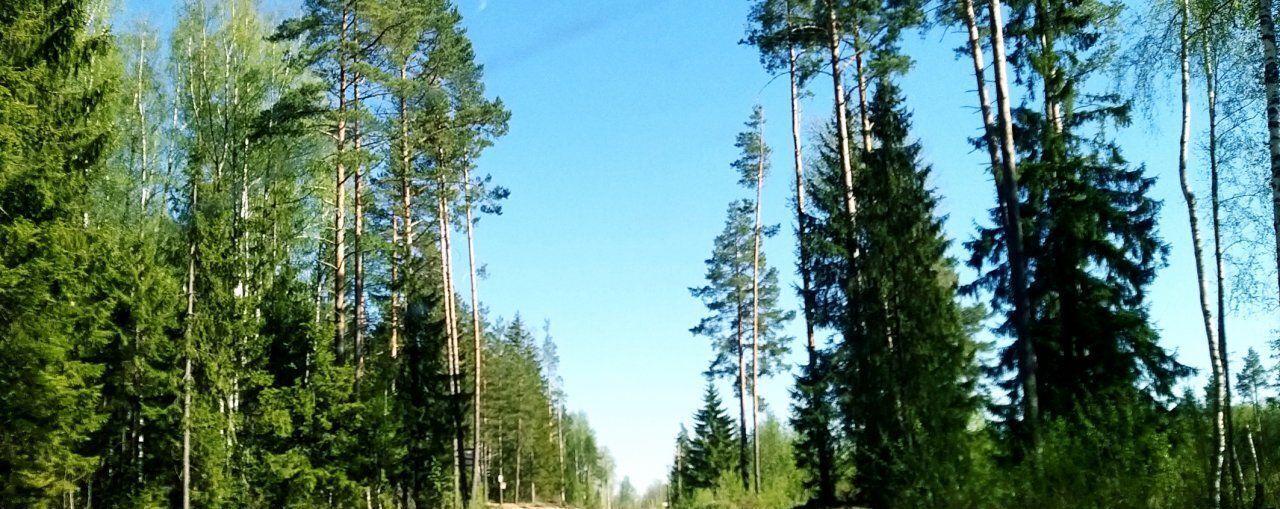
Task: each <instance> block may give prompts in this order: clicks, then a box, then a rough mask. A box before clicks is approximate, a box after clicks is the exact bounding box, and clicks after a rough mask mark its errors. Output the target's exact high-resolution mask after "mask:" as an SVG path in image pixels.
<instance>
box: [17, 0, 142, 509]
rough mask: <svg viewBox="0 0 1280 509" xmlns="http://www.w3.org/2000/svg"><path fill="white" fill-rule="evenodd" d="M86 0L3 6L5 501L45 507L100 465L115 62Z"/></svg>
mask: <svg viewBox="0 0 1280 509" xmlns="http://www.w3.org/2000/svg"><path fill="white" fill-rule="evenodd" d="M91 7H92V6H91V4H90V2H87V1H64V2H23V1H16V2H14V1H9V2H4V3H3V4H0V12H3V14H0V119H2V120H0V338H2V339H0V416H3V417H0V472H2V473H0V499H2V500H4V501H5V502H4V504H6V505H9V504H11V505H13V506H22V507H53V506H55V504H56V503H57V501H59V499H60V498H62V497H65V496H69V494H71V493H73V492H74V491H75V488H76V486H77V485H78V484H79V483H82V482H83V481H84V480H86V479H87V478H88V477H89V476H90V475H91V473H92V472H93V471H94V469H95V467H96V466H97V463H98V452H99V451H96V450H94V449H91V448H89V447H87V446H88V445H89V443H90V440H91V438H92V437H93V435H94V433H95V432H96V431H98V430H99V429H100V428H101V427H102V426H103V425H104V423H105V422H106V420H107V411H106V410H105V409H104V408H103V407H102V399H103V395H102V387H103V378H104V376H105V374H106V371H105V366H104V364H103V359H102V358H101V356H102V355H103V354H104V353H105V352H104V350H106V349H108V348H109V341H110V338H111V336H112V333H113V332H114V330H113V329H114V326H113V324H112V323H111V321H112V318H113V316H112V313H113V310H114V309H115V308H116V307H117V304H116V302H115V298H114V297H115V296H114V295H112V293H113V288H112V287H111V286H110V284H111V283H112V282H113V281H112V280H111V279H112V278H109V277H104V274H105V273H106V272H108V271H111V270H113V269H114V267H113V266H112V265H113V262H114V260H112V259H110V258H107V257H108V256H110V255H111V254H112V251H113V246H112V245H111V244H110V243H109V242H108V241H109V239H110V234H111V232H110V231H107V230H104V229H100V228H98V226H97V224H96V223H95V222H92V221H91V217H90V212H91V211H90V206H91V205H92V204H91V202H90V201H89V200H88V197H90V196H91V193H90V191H91V190H92V189H95V188H96V186H97V185H98V183H99V182H100V179H101V172H102V168H103V163H104V162H105V159H106V157H107V151H108V149H109V147H110V141H111V134H110V129H109V118H108V117H107V114H108V113H109V112H110V101H111V97H112V96H111V94H112V93H114V90H115V87H117V86H118V83H117V80H118V76H119V69H118V68H115V69H113V68H110V67H105V68H104V67H99V65H98V64H100V63H101V62H102V60H98V59H106V57H108V56H109V54H110V51H111V46H110V40H109V37H108V36H107V35H105V34H103V33H99V32H98V31H97V30H96V29H93V28H90V27H89V20H90V17H91V16H90V9H91Z"/></svg>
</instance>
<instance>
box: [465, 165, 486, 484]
mask: <svg viewBox="0 0 1280 509" xmlns="http://www.w3.org/2000/svg"><path fill="white" fill-rule="evenodd" d="M462 180H463V182H464V184H463V185H464V186H465V187H464V188H463V195H464V196H463V199H464V203H465V204H466V206H465V209H466V216H467V217H466V219H467V262H468V263H467V268H468V271H469V272H470V277H471V348H472V357H471V364H472V374H473V375H474V377H475V378H474V382H473V387H472V393H471V451H472V457H473V458H474V457H475V456H474V455H475V451H479V450H480V375H481V369H482V368H481V364H483V363H482V362H481V360H482V359H481V357H482V356H483V354H484V352H483V351H481V349H480V346H481V341H480V338H481V336H482V334H483V331H482V330H481V324H480V296H479V290H478V289H477V285H476V244H475V234H474V232H473V221H472V218H471V189H470V187H471V167H470V164H469V163H465V162H464V163H463V165H462ZM479 479H480V463H479V462H478V461H475V460H474V459H473V460H472V462H471V482H472V491H474V490H475V488H477V487H478V486H479V484H480V482H479Z"/></svg>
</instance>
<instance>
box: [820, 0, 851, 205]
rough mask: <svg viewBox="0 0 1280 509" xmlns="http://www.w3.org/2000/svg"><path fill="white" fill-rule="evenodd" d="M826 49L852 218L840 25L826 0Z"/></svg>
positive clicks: (830, 2)
mask: <svg viewBox="0 0 1280 509" xmlns="http://www.w3.org/2000/svg"><path fill="white" fill-rule="evenodd" d="M827 31H828V32H829V33H828V34H827V35H828V39H827V49H828V51H830V54H831V87H832V94H833V95H834V96H835V103H836V104H835V109H836V142H837V148H838V149H839V150H840V171H841V172H842V173H843V177H844V194H845V198H844V199H845V211H846V212H848V213H849V217H850V218H852V217H853V215H854V213H855V212H857V210H858V206H857V201H855V200H854V198H853V162H852V160H851V159H850V158H851V157H852V155H851V151H850V148H849V110H848V108H847V107H846V106H845V97H844V96H845V90H844V78H843V76H844V72H843V71H842V69H841V68H842V66H841V64H840V24H839V19H838V18H837V16H836V5H835V0H827Z"/></svg>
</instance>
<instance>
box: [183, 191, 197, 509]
mask: <svg viewBox="0 0 1280 509" xmlns="http://www.w3.org/2000/svg"><path fill="white" fill-rule="evenodd" d="M190 185H191V210H192V213H193V214H195V213H197V212H196V210H197V205H198V203H199V197H200V193H199V186H198V182H197V181H195V180H193V181H192V182H191V184H190ZM190 227H191V229H192V230H191V232H190V233H189V235H191V238H190V240H189V241H188V242H189V245H188V247H187V316H186V319H185V323H184V324H183V336H184V338H183V343H184V345H183V357H185V359H183V368H182V509H191V392H192V391H193V390H195V387H194V385H195V376H194V374H193V373H192V370H191V357H192V355H194V351H193V350H194V345H193V343H194V337H193V336H194V334H195V330H194V326H195V324H194V322H193V320H194V319H195V311H196V231H195V227H196V223H195V221H194V220H193V221H192V222H191V226H190Z"/></svg>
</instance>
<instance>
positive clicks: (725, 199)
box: [119, 0, 1276, 486]
mask: <svg viewBox="0 0 1280 509" xmlns="http://www.w3.org/2000/svg"><path fill="white" fill-rule="evenodd" d="M459 2H460V7H461V9H462V12H463V14H464V16H465V23H466V26H467V27H468V30H469V33H470V35H471V37H472V39H473V40H474V43H475V47H476V52H477V56H478V58H479V60H480V61H481V62H482V63H484V64H485V66H486V82H487V84H488V90H489V92H490V94H491V95H497V96H500V97H501V98H502V99H503V101H504V102H505V103H506V104H507V106H508V108H509V109H510V110H511V111H512V113H513V117H512V120H511V130H510V133H509V134H508V135H507V137H506V138H504V139H502V140H500V141H499V142H498V144H497V145H496V146H495V147H493V148H492V149H490V151H489V152H488V153H487V154H486V155H485V156H484V157H483V159H482V160H481V164H482V167H483V170H484V171H487V172H489V173H492V174H493V175H494V178H495V180H497V181H498V182H500V183H502V184H503V185H506V186H508V187H510V188H511V189H512V196H511V198H510V200H508V202H507V204H506V205H505V207H504V208H505V213H504V215H502V216H500V217H487V218H485V219H483V220H482V221H481V222H480V227H479V229H478V232H477V234H478V237H477V241H476V242H477V249H478V254H479V257H480V259H481V260H482V262H483V263H484V264H485V265H487V269H488V274H489V276H488V278H487V279H484V280H482V281H481V283H480V294H481V299H482V300H483V301H484V302H485V303H486V305H487V307H488V308H489V310H490V312H491V313H492V314H494V315H500V316H505V317H511V316H513V315H514V314H515V313H517V312H519V313H521V314H522V315H523V317H524V318H525V319H526V320H528V321H529V322H530V323H533V324H540V323H541V322H542V321H543V320H544V319H546V320H550V321H551V332H552V335H553V336H554V337H555V339H556V341H557V343H558V344H559V347H560V355H561V371H562V375H563V377H564V379H565V385H566V390H567V392H568V395H569V405H570V407H571V408H572V409H574V410H583V411H585V412H586V413H587V414H588V415H589V417H590V420H591V423H592V425H593V426H594V428H595V429H596V430H597V432H598V434H599V437H600V440H601V442H602V443H603V444H604V445H605V446H607V447H608V448H609V450H610V451H611V452H612V454H613V456H614V458H615V460H616V462H617V467H618V474H619V477H621V476H623V475H627V476H630V477H631V479H632V481H633V482H634V483H635V484H636V485H638V486H644V485H646V484H648V483H650V482H652V481H655V480H658V479H660V478H661V477H663V476H664V475H665V472H666V469H667V467H668V465H669V462H670V460H671V454H672V447H673V443H674V436H675V434H676V431H677V429H678V426H679V424H680V423H681V422H687V421H688V419H689V417H690V415H691V414H692V412H693V411H694V409H695V408H696V407H697V406H698V403H699V400H700V393H701V388H702V385H703V378H702V376H701V373H702V371H703V369H705V367H706V365H707V362H708V361H709V360H710V356H711V353H710V349H709V347H708V346H707V343H706V341H705V340H704V339H701V338H695V337H693V336H692V335H691V334H689V331H688V329H689V328H690V327H691V326H693V325H694V324H696V323H697V321H698V319H699V318H700V317H701V316H702V315H703V313H704V309H703V307H702V306H701V305H700V304H699V303H698V302H697V301H696V300H695V299H693V298H692V297H690V295H689V292H688V287H690V286H695V285H699V284H701V282H702V275H703V269H704V266H703V260H704V259H705V258H706V257H707V255H708V254H709V252H710V248H711V241H712V238H713V237H714V236H715V235H716V234H717V233H718V232H719V231H720V229H721V227H722V225H723V220H724V214H725V207H726V205H727V204H728V203H729V201H731V200H733V199H735V198H739V197H743V196H746V190H744V189H742V188H740V187H739V186H738V185H737V183H736V178H735V177H734V176H733V173H732V171H731V170H730V168H729V163H730V162H731V161H732V160H733V159H734V158H735V157H736V150H735V149H734V147H733V140H734V136H735V134H736V133H737V132H738V131H739V130H740V129H741V126H742V122H743V121H744V120H746V117H747V115H748V114H749V113H750V110H751V106H752V105H753V104H754V103H756V102H760V103H762V104H763V105H764V107H765V110H766V116H767V118H768V119H769V120H770V121H771V122H770V124H769V127H768V130H767V138H768V142H769V143H770V144H771V145H772V146H773V147H774V149H775V154H776V158H775V160H774V173H773V175H772V180H770V181H768V182H767V183H766V186H767V188H766V192H765V198H764V200H765V209H764V214H765V218H766V221H768V222H770V223H781V224H782V225H783V226H784V227H783V228H782V232H781V234H780V235H779V236H778V237H775V238H774V239H773V240H771V241H770V242H769V243H767V244H766V246H765V249H766V253H767V256H768V259H769V260H770V262H771V263H772V264H774V265H775V266H777V267H779V268H780V272H781V273H782V274H783V275H784V279H783V281H784V283H785V284H787V285H792V284H794V282H795V280H796V278H795V277H794V276H793V274H794V255H793V245H794V237H793V235H792V228H791V226H792V223H793V221H792V217H793V213H792V209H791V208H790V206H789V202H788V199H789V197H790V196H791V193H792V191H791V183H790V180H791V177H790V175H791V172H792V170H791V165H790V162H789V154H790V147H791V141H790V135H789V132H788V129H789V125H788V123H787V115H788V113H789V112H788V98H787V89H786V82H785V80H778V81H774V82H772V83H770V76H768V75H767V74H766V73H765V72H764V71H763V70H762V69H761V67H760V65H759V63H758V59H757V55H756V52H755V50H754V49H752V48H748V47H744V46H741V45H739V44H737V42H738V41H739V40H740V39H741V38H742V35H743V31H744V28H745V26H746V15H747V9H748V2H746V1H745V0H744V1H738V0H713V1H686V0H576V1H573V2H569V1H558V2H548V1H529V0H459ZM269 4H270V7H268V8H267V10H268V12H274V13H289V12H291V11H292V9H296V5H297V2H296V1H294V0H279V1H275V2H270V3H269ZM174 10H175V9H174V7H173V6H171V5H169V4H168V3H167V2H164V1H162V0H138V1H135V2H128V1H126V2H125V5H124V7H123V8H122V12H121V13H120V14H119V17H120V18H123V19H131V18H133V17H135V16H138V15H144V16H149V17H150V18H151V19H152V20H153V21H155V22H156V23H158V24H160V25H162V26H164V25H167V24H168V20H169V19H170V18H171V17H172V16H173V11H174ZM962 43H963V39H962V37H961V36H960V34H957V33H955V32H954V31H944V30H933V31H930V32H927V33H925V34H922V35H921V34H911V35H908V37H907V40H906V42H905V47H906V49H907V51H908V52H910V54H911V55H912V56H913V57H914V58H915V59H916V64H915V67H914V69H913V70H912V71H911V73H910V74H908V75H907V76H906V77H905V78H903V79H902V84H903V87H904V90H905V92H906V94H907V100H908V105H909V106H910V108H911V109H912V110H913V112H914V115H915V129H914V134H915V135H916V136H917V137H919V138H920V139H921V140H922V142H923V145H924V152H923V157H924V158H925V160H926V161H927V162H929V163H931V164H932V165H933V168H934V177H933V184H934V186H936V188H937V189H938V191H939V193H940V194H941V195H942V201H941V210H940V212H941V213H943V214H946V215H947V216H948V220H947V231H948V233H949V235H950V237H951V238H952V239H954V240H956V241H957V242H956V245H954V246H953V252H954V253H955V254H956V256H961V255H962V250H961V248H960V246H959V242H961V241H963V240H967V239H969V238H971V237H972V236H973V232H974V224H975V221H985V218H986V210H987V209H988V208H989V207H990V206H991V205H992V200H993V186H992V184H991V181H990V178H989V176H988V173H987V170H986V169H985V168H984V165H983V159H984V157H985V156H984V155H983V154H981V153H975V152H973V151H972V150H970V148H969V146H968V143H967V141H966V140H967V138H968V137H971V136H973V135H975V133H976V132H977V129H978V126H979V119H978V116H977V113H976V109H975V108H974V105H975V104H976V100H975V98H974V94H973V88H974V86H973V75H972V71H971V69H972V68H971V67H970V64H969V63H968V62H967V61H964V60H957V59H956V56H955V53H954V51H953V49H954V48H956V47H957V46H959V45H961V44H962ZM1174 85H1176V84H1174V83H1170V87H1169V88H1170V89H1172V86H1174ZM812 89H813V92H814V96H813V97H812V98H811V99H809V100H807V101H806V103H805V113H806V115H807V119H806V125H808V126H810V127H812V126H814V125H816V124H817V123H818V122H821V121H822V120H824V117H826V116H827V115H828V114H829V111H830V107H829V106H828V104H829V103H830V101H829V98H830V94H829V93H828V92H826V83H825V82H823V81H819V82H817V83H816V84H815V86H814V87H812ZM1175 115H1176V110H1175V109H1174V103H1173V102H1172V97H1169V98H1167V100H1165V103H1164V105H1163V106H1161V107H1159V108H1158V109H1157V111H1156V112H1155V113H1154V116H1153V118H1152V119H1151V121H1147V120H1146V119H1139V122H1137V123H1138V124H1139V125H1140V127H1135V128H1131V129H1126V130H1123V131H1121V133H1120V136H1121V139H1122V146H1123V147H1124V149H1125V151H1126V155H1127V156H1128V157H1129V159H1130V160H1131V161H1134V162H1135V163H1145V164H1147V166H1148V171H1149V173H1150V174H1152V175H1155V176H1157V177H1159V179H1160V180H1159V183H1158V184H1157V186H1156V189H1155V196H1156V197H1157V198H1159V199H1162V200H1164V203H1165V207H1164V211H1163V215H1162V222H1161V232H1160V233H1161V234H1162V235H1163V237H1164V239H1165V240H1166V241H1167V242H1169V243H1170V244H1171V245H1172V253H1171V256H1170V258H1169V267H1168V268H1166V269H1164V270H1163V271H1162V272H1161V276H1160V278H1159V279H1158V280H1157V282H1156V284H1155V285H1154V286H1153V288H1152V289H1151V290H1152V293H1151V294H1152V297H1151V299H1150V301H1151V311H1152V316H1153V318H1154V319H1155V321H1156V325H1157V327H1159V329H1160V330H1161V331H1162V333H1163V335H1164V344H1165V345H1166V346H1167V347H1168V348H1171V349H1174V350H1176V351H1177V352H1178V354H1179V356H1180V358H1181V360H1182V361H1183V362H1185V363H1187V364H1189V365H1191V366H1194V367H1197V368H1204V367H1206V366H1207V362H1206V358H1207V348H1206V346H1205V340H1204V334H1203V328H1202V327H1201V325H1200V321H1199V315H1198V307H1197V300H1196V291H1195V285H1194V279H1193V276H1194V272H1193V266H1192V263H1191V255H1190V251H1189V246H1190V243H1189V233H1188V229H1187V226H1186V209H1185V206H1184V204H1183V202H1182V198H1181V195H1180V194H1179V192H1178V187H1177V175H1176V166H1175V165H1174V163H1176V149H1177V130H1176V129H1177V125H1176V118H1175ZM1199 120H1200V119H1197V121H1199ZM1153 123H1154V127H1152V124H1153ZM458 264H459V265H458V266H459V267H465V265H464V264H465V260H463V259H460V260H459V262H458ZM963 276H964V277H969V274H967V273H966V274H964V275H963ZM463 281H465V279H463ZM784 303H785V304H786V305H789V306H791V307H792V308H798V302H797V299H796V298H795V297H794V295H793V293H791V292H788V293H787V294H786V299H785V300H784ZM1230 327H1231V329H1232V336H1231V339H1232V341H1233V343H1232V346H1231V350H1232V354H1233V357H1234V358H1238V356H1239V355H1241V354H1243V352H1244V351H1245V349H1246V348H1247V347H1249V346H1258V347H1262V346H1263V345H1264V344H1265V341H1266V340H1267V338H1269V337H1272V336H1273V334H1272V333H1271V332H1269V331H1271V330H1273V329H1274V328H1275V327H1276V318H1275V317H1274V316H1273V315H1265V316H1264V315H1261V314H1256V315H1253V316H1245V317H1235V318H1233V319H1232V321H1231V323H1230ZM789 330H790V331H791V334H792V335H793V336H795V337H796V338H801V337H802V334H803V327H802V325H801V323H799V321H797V322H796V323H793V324H791V326H790V327H789ZM799 341H800V340H799V339H797V342H796V343H795V344H794V350H796V353H797V354H799V353H800V351H801V350H802V348H803V347H802V345H801V343H800V342H799ZM795 358H796V360H799V358H800V356H799V355H796V357H795ZM791 383H792V382H791V376H790V375H784V376H778V377H775V378H774V379H772V380H767V381H766V382H764V385H763V387H762V392H763V394H764V396H765V399H766V401H767V403H768V405H769V406H770V407H771V408H772V409H773V410H774V411H775V412H776V413H778V414H779V415H782V416H785V414H786V411H787V408H788V406H789V403H788V400H787V389H788V387H789V386H790V385H791ZM1196 383H1197V384H1198V383H1200V382H1199V381H1196ZM726 396H728V394H727V393H726Z"/></svg>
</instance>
